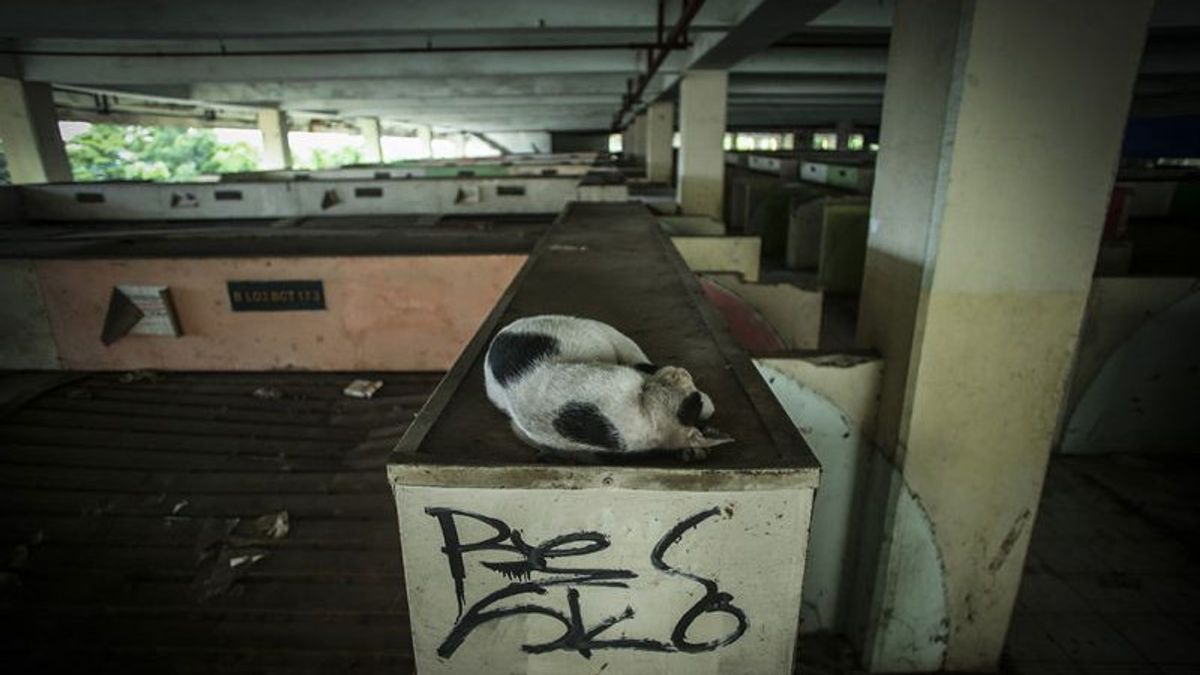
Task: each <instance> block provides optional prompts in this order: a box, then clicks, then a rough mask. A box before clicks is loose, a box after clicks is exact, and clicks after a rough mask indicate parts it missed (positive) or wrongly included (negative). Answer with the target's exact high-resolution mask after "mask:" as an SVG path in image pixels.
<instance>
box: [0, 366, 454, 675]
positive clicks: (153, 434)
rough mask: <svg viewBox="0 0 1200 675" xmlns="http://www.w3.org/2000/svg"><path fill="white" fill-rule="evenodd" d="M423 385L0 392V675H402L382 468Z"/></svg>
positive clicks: (244, 377) (223, 382)
mask: <svg viewBox="0 0 1200 675" xmlns="http://www.w3.org/2000/svg"><path fill="white" fill-rule="evenodd" d="M356 377H367V378H369V379H380V380H383V381H384V383H385V384H384V387H383V389H381V390H380V391H379V392H378V393H377V394H376V395H375V397H374V398H373V399H371V400H356V399H350V398H347V397H345V396H344V395H343V394H342V388H343V387H344V386H345V385H346V384H347V383H348V382H350V381H351V380H352V379H354V378H356ZM438 377H439V375H438V374H410V373H251V372H243V373H208V374H180V373H165V374H161V375H150V376H144V377H143V376H140V375H139V376H138V378H142V379H138V378H132V379H135V380H136V381H131V382H122V381H121V375H119V374H111V375H84V376H83V377H81V378H78V379H75V380H74V381H66V380H62V379H59V380H57V381H50V380H45V378H42V379H41V380H38V378H36V377H35V378H30V377H29V376H13V375H11V374H10V375H8V376H5V377H0V397H4V398H5V400H4V401H0V617H3V623H4V625H5V626H6V628H5V631H4V634H3V637H0V645H2V647H0V648H2V649H3V653H2V654H0V663H3V664H4V665H5V666H7V667H5V668H4V670H5V671H6V672H152V673H165V672H234V671H236V672H256V673H267V672H288V673H294V672H348V671H351V670H353V672H389V673H410V672H412V658H411V653H412V647H411V641H410V639H409V622H408V611H407V603H406V600H405V594H404V577H403V574H402V570H401V564H400V551H399V545H398V541H397V536H396V531H397V526H396V510H395V506H394V503H393V501H392V498H391V495H390V492H389V490H388V485H387V481H386V480H385V479H384V471H383V466H384V460H385V457H386V454H387V452H388V451H390V449H391V448H392V446H393V445H394V444H395V441H396V439H397V438H398V436H399V435H400V434H401V433H402V432H403V430H404V427H405V425H406V423H407V421H408V420H411V419H412V416H413V413H414V412H415V410H416V409H417V408H419V407H420V405H421V404H422V403H423V402H424V401H425V399H426V397H427V396H428V394H429V392H430V390H431V389H432V388H433V387H434V385H435V384H436V382H437V380H438ZM127 379H129V378H127ZM38 384H40V385H41V387H42V389H43V393H42V394H41V395H32V394H31V389H30V387H32V386H33V385H38ZM256 390H258V392H259V393H258V394H257V395H256V394H255V391H256ZM9 402H11V403H12V404H13V405H5V404H6V403H9ZM281 511H286V512H287V517H286V527H284V526H283V525H282V522H281V519H280V518H279V513H280V512H281ZM264 516H269V517H268V518H266V519H265V520H264V521H262V522H260V520H259V519H260V518H263V517H264ZM257 556H262V557H261V558H259V557H257ZM239 560H240V561H241V562H240V564H238V565H236V566H232V567H231V563H233V562H235V561H239Z"/></svg>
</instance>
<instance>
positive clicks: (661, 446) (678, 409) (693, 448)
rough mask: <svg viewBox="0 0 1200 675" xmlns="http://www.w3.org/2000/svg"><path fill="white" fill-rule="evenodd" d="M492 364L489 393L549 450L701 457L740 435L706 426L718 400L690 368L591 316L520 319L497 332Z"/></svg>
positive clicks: (525, 436)
mask: <svg viewBox="0 0 1200 675" xmlns="http://www.w3.org/2000/svg"><path fill="white" fill-rule="evenodd" d="M484 373H485V379H486V383H487V394H488V398H489V399H491V401H492V403H494V404H495V405H496V407H497V408H499V409H500V410H502V411H504V413H505V414H507V415H508V417H509V419H510V420H511V421H512V427H513V431H514V432H516V434H517V436H519V437H520V438H521V439H522V440H523V441H525V442H526V443H529V444H530V445H532V446H534V447H536V448H539V449H542V450H547V451H552V452H553V451H557V452H562V453H590V454H592V455H595V454H599V453H610V454H611V453H637V452H646V451H651V450H679V451H680V455H681V456H682V457H683V458H684V459H702V458H704V457H705V456H707V449H708V448H710V447H713V446H716V445H721V444H722V443H729V442H731V441H732V439H730V438H724V437H710V436H706V435H705V434H704V433H703V432H702V431H701V429H700V427H701V425H703V424H704V423H705V422H707V421H708V420H709V418H711V417H712V415H713V412H714V409H713V403H712V400H711V399H710V398H709V397H708V395H706V394H705V393H703V392H701V391H699V390H698V389H696V385H695V384H694V383H693V382H692V376H691V375H690V374H689V373H688V371H686V370H684V369H683V368H677V367H673V366H663V367H658V366H655V365H653V364H652V363H651V362H650V359H648V358H647V357H646V354H645V353H644V352H642V350H641V348H640V347H638V345H637V343H635V342H634V341H633V340H631V339H629V338H628V337H626V336H625V335H623V334H622V333H621V332H620V331H618V330H616V329H615V328H613V327H612V326H609V325H608V324H605V323H601V322H599V321H594V320H592V319H581V318H578V317H573V316H558V315H545V316H531V317H527V318H524V319H518V320H516V321H514V322H512V323H511V324H509V325H507V326H505V327H504V328H503V329H501V330H500V332H499V333H497V334H496V336H495V337H494V338H492V342H491V345H489V347H488V353H487V360H486V363H485V368H484Z"/></svg>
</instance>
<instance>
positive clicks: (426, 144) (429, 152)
mask: <svg viewBox="0 0 1200 675" xmlns="http://www.w3.org/2000/svg"><path fill="white" fill-rule="evenodd" d="M417 139H418V140H420V141H421V148H422V150H421V151H422V152H423V153H424V154H423V155H422V157H424V158H425V159H433V127H430V126H422V127H417Z"/></svg>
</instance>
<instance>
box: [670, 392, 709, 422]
mask: <svg viewBox="0 0 1200 675" xmlns="http://www.w3.org/2000/svg"><path fill="white" fill-rule="evenodd" d="M703 413H704V399H703V398H701V396H700V392H698V391H693V392H692V393H690V394H688V395H687V396H685V397H684V398H683V401H681V402H680V403H679V410H677V411H675V417H676V418H678V419H679V423H680V424H682V425H683V426H685V427H694V426H697V425H699V424H700V417H701V416H702V415H703Z"/></svg>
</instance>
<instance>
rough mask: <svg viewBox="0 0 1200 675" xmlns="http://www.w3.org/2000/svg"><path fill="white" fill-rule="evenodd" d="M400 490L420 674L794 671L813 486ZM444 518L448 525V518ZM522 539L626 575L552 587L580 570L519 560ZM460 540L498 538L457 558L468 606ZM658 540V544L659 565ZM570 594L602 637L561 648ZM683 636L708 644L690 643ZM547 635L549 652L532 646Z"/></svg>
mask: <svg viewBox="0 0 1200 675" xmlns="http://www.w3.org/2000/svg"><path fill="white" fill-rule="evenodd" d="M395 494H396V503H397V508H398V510H399V514H400V525H401V528H400V535H401V548H402V550H403V554H404V570H405V582H406V583H405V585H406V586H407V589H408V607H409V615H410V616H411V617H412V636H413V642H414V650H415V655H416V661H417V668H418V670H419V671H420V672H421V673H425V674H427V675H429V674H438V673H455V674H463V675H476V674H478V673H483V672H496V673H533V674H542V675H573V674H576V673H580V674H582V673H589V674H591V673H599V672H601V671H604V672H611V673H657V674H662V675H672V674H679V675H695V674H697V673H711V674H714V675H715V674H716V673H722V674H726V673H732V674H738V673H741V674H745V675H763V674H764V673H790V672H792V667H793V656H794V649H795V637H796V629H797V622H798V618H799V616H798V611H797V610H798V608H799V605H800V590H801V589H800V585H801V580H802V579H803V575H804V560H805V552H806V551H805V548H806V537H807V533H808V520H809V516H810V510H811V505H812V501H811V500H812V491H811V490H799V489H797V490H790V489H788V490H765V491H761V490H753V489H751V490H745V491H736V492H727V491H714V492H692V491H674V490H618V489H609V490H604V489H600V490H597V489H580V490H563V489H544V490H526V489H467V488H439V487H418V486H406V485H403V484H397V485H395ZM438 509H451V510H454V511H457V512H459V514H458V515H455V514H452V513H448V512H439V511H438ZM462 512H467V513H470V514H474V516H470V515H465V514H464V513H462ZM439 514H444V515H439ZM485 518H490V519H494V520H490V521H488V520H485ZM442 519H444V520H446V521H448V522H449V523H451V525H448V526H442V525H441V522H442ZM681 524H682V525H681ZM513 532H518V533H519V534H517V535H515V536H514V535H513V534H512V533H513ZM572 536H573V537H574V539H563V537H572ZM516 538H519V540H520V541H522V542H524V544H525V545H528V546H530V547H538V546H542V547H544V548H542V549H541V550H542V551H544V552H547V553H555V554H557V555H554V556H550V555H547V556H546V557H545V558H544V560H545V563H546V567H547V568H550V569H555V568H557V569H560V570H567V569H572V570H582V569H590V570H607V571H610V572H611V571H616V575H617V577H619V578H608V579H607V580H606V581H607V584H606V585H600V584H596V583H588V582H587V581H586V580H585V579H584V578H582V577H584V575H583V574H582V573H580V572H575V573H574V574H575V575H577V576H578V577H580V580H579V581H577V582H574V583H561V582H559V583H556V580H561V579H564V578H566V577H569V575H571V574H572V573H570V572H566V571H560V572H552V571H548V570H545V568H540V569H534V570H530V567H529V566H528V565H526V566H521V565H520V562H521V561H523V560H528V556H527V555H523V554H521V553H520V552H519V551H518V550H516V549H519V547H518V546H516V545H515V539H516ZM456 539H457V542H458V544H461V545H475V544H480V543H481V542H488V541H492V542H493V543H492V544H484V545H482V546H481V547H480V548H479V549H478V550H473V551H469V552H466V553H465V554H464V555H463V556H462V558H461V561H462V566H461V568H460V569H461V571H462V574H461V577H460V578H461V580H462V601H463V606H462V607H461V609H460V606H459V601H458V599H457V598H456V585H455V579H454V574H453V572H452V569H453V568H452V566H451V565H452V562H453V561H457V560H458V558H457V557H456V556H455V555H454V553H453V552H454V551H456V550H457V549H456V543H455V540H456ZM554 542H557V543H554ZM501 546H505V547H508V548H507V549H506V550H501V549H500V548H499V547H501ZM656 549H659V550H661V552H662V553H661V554H660V555H659V556H658V561H659V562H658V563H657V564H656V563H655V562H654V559H655V558H654V556H655V550H656ZM447 551H449V552H450V553H449V555H448V553H447ZM572 551H574V552H575V553H581V552H584V551H586V553H585V554H579V555H569V554H570V553H571V552H572ZM514 563H515V564H514ZM505 564H508V565H509V566H508V567H504V565H505ZM497 565H500V567H497ZM543 570H545V571H543ZM768 578H769V579H770V583H764V580H766V579H768ZM614 582H615V583H614ZM495 593H500V594H501V597H499V598H498V597H497V596H495V595H491V594H495ZM505 593H512V595H511V596H508V597H503V594H505ZM718 593H722V594H728V595H727V596H724V595H722V596H718V595H717V594H718ZM574 594H577V600H576V602H577V603H578V604H577V606H578V616H579V624H580V625H581V626H582V628H581V629H580V631H579V632H580V633H582V632H590V631H594V632H595V635H594V636H593V637H592V638H591V639H590V640H588V641H587V642H588V643H589V646H590V651H589V652H588V653H586V654H584V653H582V652H581V651H580V650H579V645H578V642H577V643H576V645H575V647H574V648H572V647H571V646H570V645H568V644H565V643H563V642H560V643H559V644H558V645H557V646H553V645H552V643H554V642H555V641H556V640H560V638H563V637H564V636H567V634H568V633H569V631H570V625H571V619H570V617H571V609H570V603H571V600H570V599H569V598H570V596H571V595H574ZM489 596H490V598H491V599H489ZM706 597H707V598H708V600H707V601H705V600H704V599H705V598H706ZM720 598H724V599H720ZM513 607H525V608H526V609H525V610H521V611H517V612H515V613H514V614H512V615H511V616H505V617H503V618H495V619H493V620H487V621H483V622H481V623H479V624H478V625H477V626H476V627H474V628H473V629H472V630H470V631H467V632H466V635H465V638H464V639H463V640H462V641H461V642H455V641H453V640H448V638H451V636H453V635H454V634H455V630H456V628H457V627H461V626H470V625H471V623H472V619H471V617H474V616H478V614H479V613H480V612H486V611H488V610H489V609H491V610H499V609H501V608H513ZM530 608H536V609H530ZM697 608H698V609H697ZM689 612H694V613H697V614H696V619H695V621H693V622H687V621H686V620H685V621H684V623H682V624H681V620H682V619H684V618H685V617H686V616H687V615H688V614H689ZM739 614H740V615H742V616H743V617H744V621H745V623H744V626H740V625H739V621H738V615H739ZM464 619H465V620H464ZM605 625H609V626H611V627H610V628H607V629H603V628H602V627H603V626H605ZM681 625H682V626H683V628H682V629H679V630H681V631H682V632H680V633H677V632H675V631H676V630H677V628H678V627H679V626H681ZM577 638H578V639H579V640H582V639H583V638H582V636H581V635H577ZM605 641H615V642H608V643H605ZM632 641H638V642H637V643H633V642H632ZM684 641H686V642H688V643H691V644H693V645H701V646H699V647H696V648H694V649H691V648H689V647H688V646H687V644H685V642H684ZM704 643H711V644H709V645H708V646H704ZM537 645H542V646H543V648H546V653H530V651H529V649H528V648H529V647H534V646H537ZM547 645H551V646H550V647H547ZM439 650H440V652H439ZM684 650H687V651H684ZM535 651H536V649H535Z"/></svg>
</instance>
